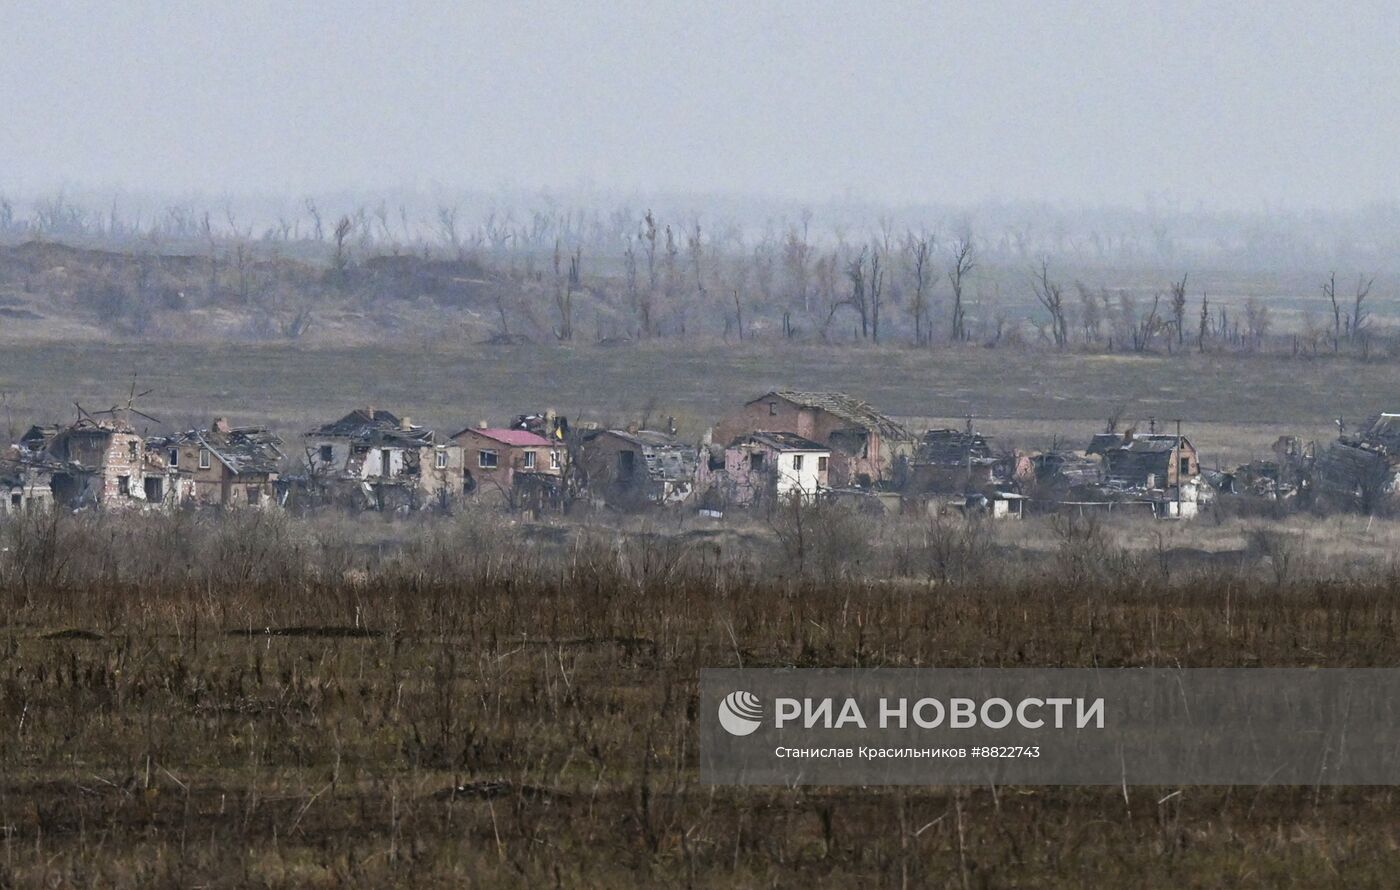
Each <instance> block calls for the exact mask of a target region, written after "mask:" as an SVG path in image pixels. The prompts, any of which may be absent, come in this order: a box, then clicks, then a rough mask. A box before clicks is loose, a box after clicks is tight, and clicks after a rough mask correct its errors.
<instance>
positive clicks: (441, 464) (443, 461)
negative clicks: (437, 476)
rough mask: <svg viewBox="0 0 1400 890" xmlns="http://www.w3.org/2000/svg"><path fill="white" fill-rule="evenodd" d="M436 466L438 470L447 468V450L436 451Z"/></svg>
mask: <svg viewBox="0 0 1400 890" xmlns="http://www.w3.org/2000/svg"><path fill="white" fill-rule="evenodd" d="M437 468H438V469H439V470H445V469H447V452H446V451H439V452H438V453H437Z"/></svg>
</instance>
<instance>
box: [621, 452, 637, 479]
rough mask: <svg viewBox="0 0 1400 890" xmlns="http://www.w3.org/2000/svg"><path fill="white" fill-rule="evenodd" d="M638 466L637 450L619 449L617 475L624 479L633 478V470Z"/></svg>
mask: <svg viewBox="0 0 1400 890" xmlns="http://www.w3.org/2000/svg"><path fill="white" fill-rule="evenodd" d="M636 467H637V452H635V451H619V452H618V453H617V475H618V476H619V477H621V478H623V479H628V478H631V476H632V471H633V470H635V469H636Z"/></svg>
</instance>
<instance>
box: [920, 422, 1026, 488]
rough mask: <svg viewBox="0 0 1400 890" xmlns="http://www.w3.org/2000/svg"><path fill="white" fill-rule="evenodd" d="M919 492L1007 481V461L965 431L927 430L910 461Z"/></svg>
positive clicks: (983, 438) (984, 439)
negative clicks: (999, 457)
mask: <svg viewBox="0 0 1400 890" xmlns="http://www.w3.org/2000/svg"><path fill="white" fill-rule="evenodd" d="M1013 460H1014V459H1013ZM910 464H911V472H912V477H913V484H914V487H915V489H916V490H918V491H964V490H967V489H981V488H984V487H988V486H991V485H993V484H995V483H997V482H1006V481H1007V479H1006V477H1007V476H1008V475H1009V474H1008V473H1006V472H1005V470H1006V466H1005V464H1006V461H1003V460H1000V459H998V457H997V456H996V455H995V454H993V453H992V446H991V441H990V440H989V439H988V438H987V437H986V436H983V435H982V434H980V433H976V432H968V431H964V430H954V429H944V430H929V431H928V432H926V433H924V436H923V438H922V439H920V440H919V444H918V445H917V446H916V447H915V449H914V454H913V458H912V459H911V461H910Z"/></svg>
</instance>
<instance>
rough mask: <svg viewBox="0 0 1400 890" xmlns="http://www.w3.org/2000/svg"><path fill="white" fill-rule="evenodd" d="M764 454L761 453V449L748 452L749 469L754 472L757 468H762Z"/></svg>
mask: <svg viewBox="0 0 1400 890" xmlns="http://www.w3.org/2000/svg"><path fill="white" fill-rule="evenodd" d="M764 456H765V455H764V454H763V452H762V451H755V452H754V453H753V454H750V455H749V469H750V470H753V471H754V472H758V471H759V470H762V469H763V458H764Z"/></svg>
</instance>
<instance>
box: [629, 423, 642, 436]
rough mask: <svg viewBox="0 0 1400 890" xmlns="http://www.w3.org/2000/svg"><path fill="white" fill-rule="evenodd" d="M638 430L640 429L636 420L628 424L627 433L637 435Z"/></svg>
mask: <svg viewBox="0 0 1400 890" xmlns="http://www.w3.org/2000/svg"><path fill="white" fill-rule="evenodd" d="M638 429H639V427H638V426H637V422H636V421H635V420H634V421H633V422H631V423H629V424H627V432H629V433H632V434H634V435H635V434H636V432H637V430H638Z"/></svg>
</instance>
